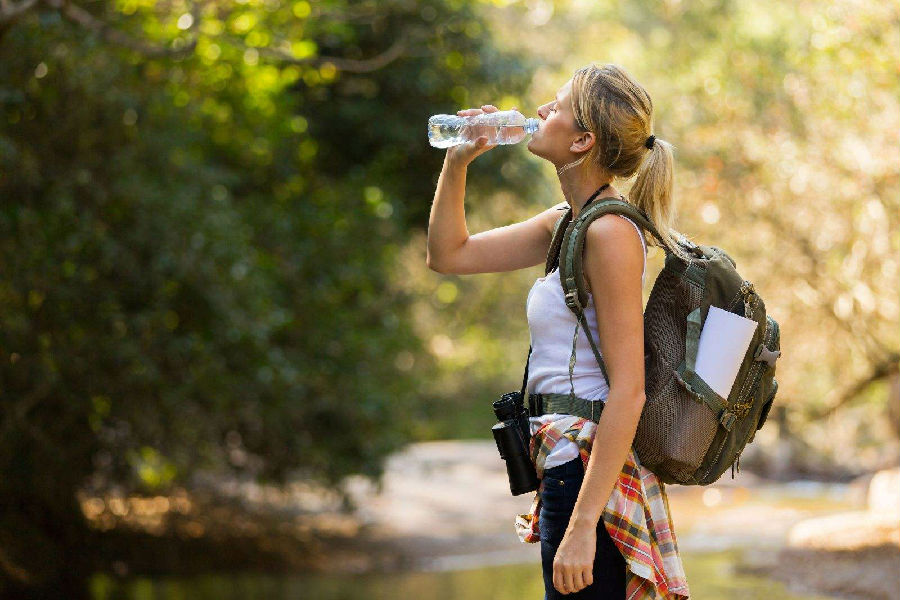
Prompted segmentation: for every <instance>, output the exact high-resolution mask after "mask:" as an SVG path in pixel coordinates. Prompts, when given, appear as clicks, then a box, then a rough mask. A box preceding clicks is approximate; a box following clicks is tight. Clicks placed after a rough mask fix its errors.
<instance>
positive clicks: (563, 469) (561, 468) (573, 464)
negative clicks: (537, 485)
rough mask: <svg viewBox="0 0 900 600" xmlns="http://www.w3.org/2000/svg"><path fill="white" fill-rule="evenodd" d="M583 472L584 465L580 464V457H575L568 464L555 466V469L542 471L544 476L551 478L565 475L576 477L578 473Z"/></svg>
mask: <svg viewBox="0 0 900 600" xmlns="http://www.w3.org/2000/svg"><path fill="white" fill-rule="evenodd" d="M583 472H584V464H583V463H582V462H581V457H580V456H576V457H575V458H573V459H572V460H570V461H569V462H564V463H563V464H561V465H556V466H555V467H550V468H549V469H544V476H547V475H550V476H552V477H563V476H565V475H578V474H579V473H583Z"/></svg>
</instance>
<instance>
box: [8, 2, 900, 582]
mask: <svg viewBox="0 0 900 600" xmlns="http://www.w3.org/2000/svg"><path fill="white" fill-rule="evenodd" d="M590 62H596V63H605V62H613V63H616V64H618V65H620V66H622V67H623V68H625V69H626V70H627V71H629V72H630V73H631V74H632V75H633V76H634V77H635V78H636V79H637V80H638V81H639V82H641V83H642V84H643V85H644V86H645V87H646V89H647V90H648V91H649V93H650V95H651V97H652V99H653V103H654V133H655V134H656V135H657V136H658V137H660V138H662V139H664V140H666V141H668V142H670V143H672V144H674V146H675V148H676V150H675V158H676V172H675V191H676V198H677V202H678V219H677V223H676V227H677V228H678V229H679V230H680V231H683V232H685V233H686V234H688V235H689V236H690V237H691V239H694V240H696V241H699V242H700V243H703V244H709V245H716V246H719V247H722V248H724V249H726V250H727V251H728V253H729V254H730V255H731V256H732V257H734V258H735V259H736V261H737V267H738V269H739V272H740V273H741V275H742V276H744V277H745V278H747V279H749V280H751V281H753V282H754V283H755V286H756V289H757V291H758V292H759V293H760V295H761V296H762V298H763V299H764V300H765V304H766V308H767V311H768V312H769V314H771V315H773V316H774V318H776V320H778V322H779V324H780V325H781V348H782V357H781V358H780V359H779V361H778V367H777V373H776V378H777V380H778V384H779V392H778V395H777V398H776V401H775V405H774V408H773V410H772V414H771V415H770V417H769V420H768V422H767V423H766V426H765V427H764V428H763V429H762V430H760V431H759V432H758V434H757V435H756V438H755V440H754V441H753V443H752V444H750V445H748V446H747V449H746V450H745V451H744V453H743V455H742V457H741V472H740V473H737V474H736V476H735V478H734V479H732V478H731V476H730V473H726V475H725V476H723V478H722V479H721V480H720V481H719V482H716V483H715V484H713V485H711V486H708V487H706V488H694V487H690V488H689V487H679V486H670V487H669V488H668V491H669V499H670V502H671V507H672V516H673V520H674V523H675V525H676V533H677V535H678V540H679V544H680V548H681V550H682V556H683V559H684V562H685V567H686V570H687V574H688V582H689V584H690V587H691V590H692V592H693V594H692V597H693V598H698V599H701V600H705V599H709V598H711V599H716V598H723V599H724V598H754V599H756V598H760V599H762V598H798V599H800V598H804V599H809V598H823V597H829V596H835V597H837V596H839V597H844V598H866V599H871V598H898V597H900V596H898V595H897V594H898V592H897V590H898V589H900V579H898V574H897V573H898V571H897V569H896V565H897V564H898V560H900V514H898V512H897V511H898V506H900V470H898V465H900V380H898V365H900V328H898V320H900V294H898V276H900V264H898V263H900V223H898V221H900V218H898V217H900V210H898V209H900V177H898V172H900V144H898V142H900V139H898V135H900V71H898V65H900V8H898V5H897V3H895V2H860V1H852V0H836V1H815V2H814V1H809V0H800V1H798V2H792V3H786V2H777V1H774V0H758V1H749V0H744V1H735V0H705V1H700V0H697V1H687V0H683V1H677V0H670V1H665V0H663V1H654V2H651V1H647V2H626V1H621V2H598V1H596V0H557V1H550V0H527V1H517V0H507V1H501V0H495V1H493V2H486V1H479V2H464V1H462V0H428V1H422V2H417V1H415V0H387V1H378V2H375V1H368V0H367V1H358V2H350V1H342V0H323V1H321V2H312V3H310V2H304V1H298V2H283V1H280V0H268V1H265V0H238V1H235V2H225V1H219V0H206V1H200V2H190V1H181V0H171V1H165V2H164V1H159V2H157V1H152V0H115V1H104V0H73V1H66V0H3V1H0V403H2V404H0V411H2V412H0V461H2V467H0V596H3V597H10V598H13V597H24V598H28V597H35V598H36V597H66V598H79V597H82V598H91V599H97V600H101V599H113V598H129V599H131V598H134V599H143V598H163V599H166V600H169V599H176V598H191V599H201V600H202V599H206V598H210V599H211V598H242V599H243V598H252V597H258V598H300V597H306V598H316V599H332V598H334V599H337V598H398V597H400V598H403V597H429V598H441V599H443V598H447V599H450V598H453V599H462V600H467V599H475V598H478V599H481V598H498V599H501V600H503V599H510V600H511V599H513V598H517V599H518V598H525V597H531V598H539V597H542V594H543V583H542V580H541V575H540V556H539V548H538V547H537V546H538V545H531V544H527V545H526V544H521V543H520V542H519V541H518V538H517V537H516V535H515V532H514V528H513V518H514V516H515V514H516V513H518V512H524V511H525V510H527V508H528V506H529V504H530V500H531V494H526V495H523V496H517V497H513V496H511V495H510V493H509V488H508V481H507V479H506V473H505V471H504V465H503V461H502V460H501V459H500V457H499V455H498V454H497V450H496V447H495V445H494V442H493V439H492V438H491V434H490V427H491V425H493V424H494V422H495V418H494V415H493V413H492V411H491V409H490V403H491V402H492V401H493V400H495V399H496V398H497V397H498V396H499V394H501V393H504V392H507V391H510V390H514V389H518V387H519V384H520V382H521V377H522V369H523V367H524V361H525V357H526V354H527V350H528V332H527V328H526V322H525V298H526V295H527V292H528V289H529V287H530V285H531V284H532V283H533V281H534V279H535V278H536V277H538V276H540V275H542V274H543V272H542V270H541V267H534V268H532V269H525V270H523V271H519V272H513V273H502V274H487V275H479V276H471V275H469V276H453V275H441V274H438V273H436V272H433V271H430V270H429V269H428V268H427V267H426V265H425V240H426V228H427V223H428V214H429V210H430V205H431V201H432V198H433V194H434V188H435V184H436V182H437V176H438V174H439V173H440V169H441V164H442V161H443V157H444V151H443V150H437V149H435V148H432V147H430V146H429V144H428V142H427V139H426V128H425V124H426V122H427V119H428V117H429V116H430V115H432V114H437V113H453V112H455V111H456V110H459V109H461V108H466V107H472V106H480V105H482V104H486V103H492V104H495V105H497V106H498V107H500V108H501V109H509V108H512V107H518V109H519V110H520V111H521V112H523V113H524V114H525V115H526V116H535V110H536V108H537V106H538V105H540V104H542V103H544V102H546V101H548V100H549V99H551V98H552V97H553V95H554V92H555V91H556V90H557V89H558V88H559V87H560V86H561V85H562V84H563V83H564V82H565V81H566V80H567V79H568V78H569V77H570V76H571V75H572V73H573V71H574V70H575V69H577V68H579V67H581V66H583V65H585V64H587V63H590ZM629 185H630V182H620V183H619V187H620V189H622V190H623V191H624V192H625V193H626V194H627V190H628V187H629ZM562 200H563V197H562V194H561V192H560V190H559V187H558V182H557V180H556V177H555V172H554V170H553V167H552V166H551V165H549V164H547V163H543V162H540V161H539V159H537V158H536V157H534V156H533V155H531V154H529V153H528V152H527V150H526V149H525V148H524V144H519V145H516V146H500V147H498V148H496V149H494V150H492V151H491V152H490V153H488V154H486V155H484V156H482V157H480V158H478V160H476V161H475V162H474V163H473V164H472V165H471V167H470V169H469V175H468V187H467V196H466V211H467V218H468V227H469V231H470V232H472V233H474V232H478V231H483V230H486V229H490V228H493V227H499V226H502V225H507V224H510V223H514V222H516V221H520V220H523V219H526V218H528V217H530V216H532V215H534V214H536V213H537V212H539V211H541V210H543V209H545V208H547V207H549V206H551V205H553V204H556V203H557V202H560V201H562ZM662 259H663V257H662V256H661V252H660V251H659V250H658V249H655V250H652V251H651V252H650V258H649V264H648V271H649V272H648V276H647V285H646V286H645V289H644V294H645V300H646V297H647V296H648V295H649V292H650V289H651V287H652V282H653V279H654V278H655V275H656V273H658V272H659V269H660V268H661V266H662ZM581 359H582V357H579V360H581ZM583 359H584V360H588V359H589V357H584V358H583ZM48 594H49V595H48Z"/></svg>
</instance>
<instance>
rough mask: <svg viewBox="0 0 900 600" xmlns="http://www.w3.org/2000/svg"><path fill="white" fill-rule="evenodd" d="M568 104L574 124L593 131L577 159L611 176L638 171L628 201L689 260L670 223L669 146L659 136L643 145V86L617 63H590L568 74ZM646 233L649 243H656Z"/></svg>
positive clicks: (646, 113)
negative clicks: (585, 150) (591, 140)
mask: <svg viewBox="0 0 900 600" xmlns="http://www.w3.org/2000/svg"><path fill="white" fill-rule="evenodd" d="M572 104H573V110H574V113H575V123H576V125H577V126H578V127H580V128H581V129H582V130H584V131H591V132H593V133H594V135H595V136H596V143H594V145H593V146H592V147H591V149H590V150H589V151H588V153H587V155H586V156H585V157H582V158H586V159H587V161H588V162H589V164H592V165H594V166H596V167H597V168H599V169H600V170H601V171H602V172H603V173H604V174H605V175H608V176H609V177H610V179H612V178H614V177H620V178H623V179H627V178H629V177H631V176H632V175H634V174H635V173H637V177H636V178H635V181H634V184H633V185H632V187H631V191H630V193H629V195H630V196H631V198H630V200H629V201H630V202H631V203H632V204H634V205H635V206H637V207H638V208H639V209H641V210H643V211H644V213H646V215H647V216H649V217H650V220H651V221H652V222H653V224H654V225H655V226H656V229H657V231H659V234H660V236H661V237H662V238H663V240H664V241H665V243H666V244H667V245H668V246H669V247H670V248H671V249H672V250H673V251H675V252H676V254H678V255H679V256H681V257H682V258H684V259H685V260H690V258H691V255H690V254H689V253H688V252H687V251H686V250H685V249H684V248H683V247H682V246H681V245H680V244H679V243H678V242H677V238H679V237H685V239H687V238H686V236H684V235H683V234H681V233H679V232H678V231H676V230H674V229H673V228H672V225H673V223H674V220H675V203H674V198H673V194H672V174H673V171H674V160H673V148H674V146H672V144H670V143H669V142H666V141H664V140H661V139H659V138H656V140H655V142H654V143H653V147H652V148H651V149H648V148H647V147H646V145H645V144H646V142H647V138H649V137H650V134H651V133H652V131H651V129H652V127H651V125H652V117H653V101H652V100H651V99H650V95H649V94H648V93H647V91H646V90H645V89H644V88H643V86H641V84H639V83H638V82H637V81H635V80H634V79H633V78H632V77H631V76H630V75H629V74H628V73H627V72H626V71H625V69H623V68H621V67H619V66H618V65H615V64H605V65H600V66H598V65H595V64H590V65H587V66H584V67H582V68H580V69H578V70H577V71H575V74H574V75H573V76H572ZM653 237H654V236H652V235H651V236H649V238H653ZM649 238H648V240H647V241H648V243H652V245H655V246H660V244H659V243H658V242H657V241H656V240H655V239H654V240H651V239H649Z"/></svg>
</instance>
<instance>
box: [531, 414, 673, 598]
mask: <svg viewBox="0 0 900 600" xmlns="http://www.w3.org/2000/svg"><path fill="white" fill-rule="evenodd" d="M596 431H597V424H596V423H594V422H593V421H591V420H590V419H585V418H582V417H578V416H575V415H570V416H566V417H563V418H560V419H557V420H555V421H552V422H550V423H546V424H544V425H542V426H541V427H540V429H538V430H537V431H536V432H535V434H534V435H533V436H532V437H531V445H530V447H529V450H530V452H531V459H532V461H533V462H534V466H535V469H536V470H537V476H538V478H539V479H540V480H541V484H540V486H539V487H538V490H537V493H535V496H534V501H533V502H532V504H531V509H530V511H529V512H528V513H526V514H520V515H517V516H516V520H515V526H516V533H517V534H518V536H519V539H520V540H521V541H522V542H523V543H529V544H533V543H535V542H539V541H540V539H541V535H540V526H539V523H538V521H539V518H538V517H539V515H540V509H541V494H540V492H541V490H543V487H544V464H545V462H546V459H547V455H548V454H549V453H550V451H551V450H552V449H553V447H554V446H555V445H556V444H557V442H559V441H560V440H561V439H563V438H566V439H568V440H571V441H572V442H574V443H575V444H576V445H577V446H578V453H579V456H580V457H581V460H582V464H583V465H584V469H585V471H587V465H588V459H589V458H590V454H591V447H592V445H593V441H594V434H595V433H596ZM602 519H603V522H604V524H605V525H606V530H607V531H608V532H609V535H610V536H611V537H612V539H613V541H614V542H615V544H616V546H617V547H618V548H619V550H620V551H621V552H622V555H623V556H624V557H625V562H626V564H627V571H628V572H627V574H626V579H627V582H626V594H625V597H626V598H627V599H628V600H643V599H648V600H649V599H658V598H660V599H664V600H670V599H671V600H685V599H687V598H688V597H689V596H690V591H689V590H688V585H687V578H686V576H685V573H684V566H683V565H682V563H681V557H680V556H679V555H678V542H677V540H676V539H675V531H674V529H673V526H672V521H671V519H670V517H669V499H668V496H667V495H666V490H665V487H664V485H663V483H662V482H661V481H659V480H658V479H657V477H656V475H655V474H654V473H653V472H652V471H650V470H649V469H646V468H644V467H643V466H641V465H640V463H638V460H637V455H636V454H635V452H634V448H632V449H631V450H629V452H628V458H627V459H626V460H625V464H624V465H623V466H622V471H621V472H620V473H619V478H618V479H617V480H616V484H615V486H614V487H613V491H612V494H611V495H610V498H609V502H608V503H607V504H606V508H604V509H603V516H602Z"/></svg>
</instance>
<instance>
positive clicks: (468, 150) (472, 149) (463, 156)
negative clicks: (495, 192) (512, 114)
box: [447, 104, 516, 166]
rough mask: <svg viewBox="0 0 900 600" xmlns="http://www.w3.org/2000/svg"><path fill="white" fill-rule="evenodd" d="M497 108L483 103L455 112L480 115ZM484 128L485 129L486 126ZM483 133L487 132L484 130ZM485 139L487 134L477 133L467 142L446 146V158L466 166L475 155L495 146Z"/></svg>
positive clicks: (495, 110)
mask: <svg viewBox="0 0 900 600" xmlns="http://www.w3.org/2000/svg"><path fill="white" fill-rule="evenodd" d="M498 110H500V109H499V108H497V107H496V106H494V105H493V104H485V105H484V106H482V107H481V108H467V109H465V110H458V111H456V114H457V116H460V117H469V116H472V115H480V114H482V113H492V112H497V111H498ZM510 110H516V108H515V107H513V108H511V109H510ZM478 129H479V128H478V127H475V128H474V130H473V133H480V132H479V131H478ZM484 129H487V127H485V128H484ZM485 133H487V132H486V131H485ZM487 141H488V136H487V135H479V136H478V137H475V138H474V139H472V140H470V141H468V142H463V143H462V144H457V145H456V146H451V147H449V148H447V160H449V161H450V162H452V163H454V164H457V165H461V166H468V165H469V163H470V162H472V161H473V160H475V158H476V157H478V156H480V155H481V154H484V153H485V152H487V151H488V150H490V149H492V148H494V147H495V146H497V144H488V143H487Z"/></svg>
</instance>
